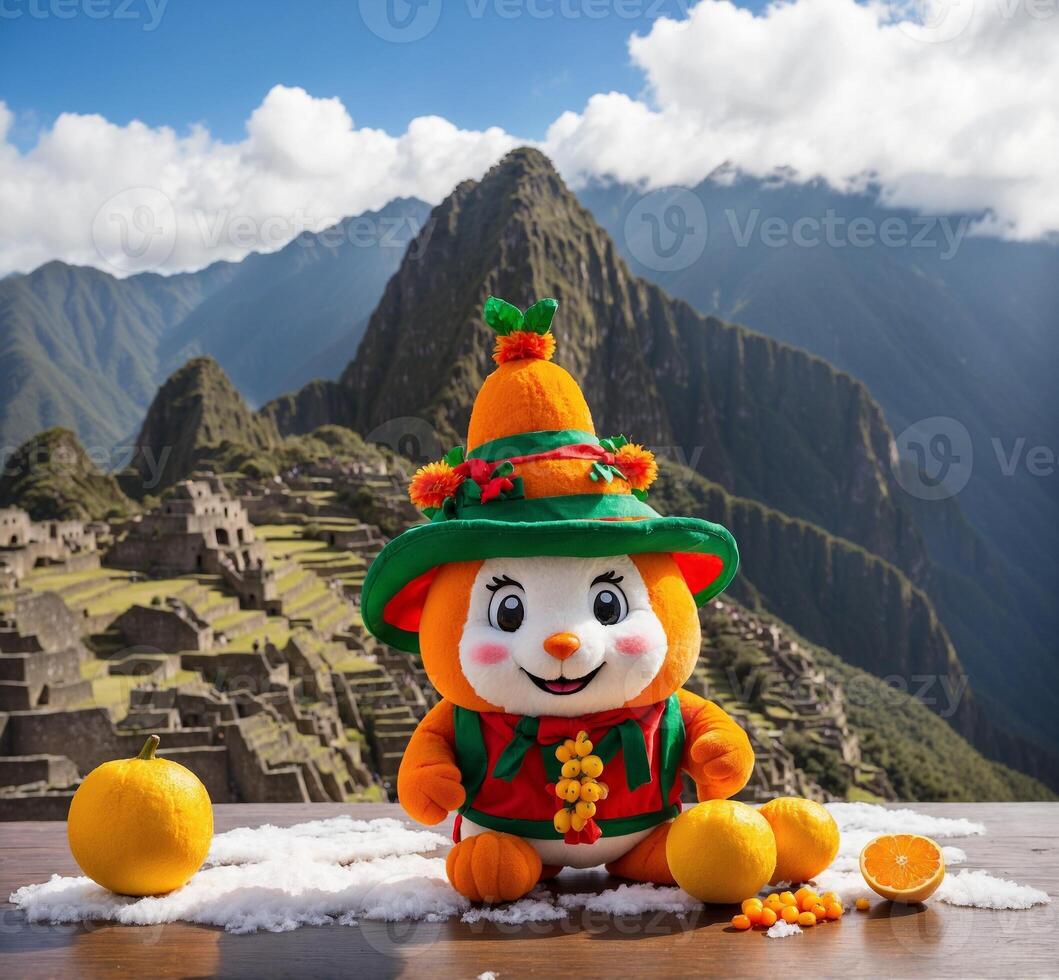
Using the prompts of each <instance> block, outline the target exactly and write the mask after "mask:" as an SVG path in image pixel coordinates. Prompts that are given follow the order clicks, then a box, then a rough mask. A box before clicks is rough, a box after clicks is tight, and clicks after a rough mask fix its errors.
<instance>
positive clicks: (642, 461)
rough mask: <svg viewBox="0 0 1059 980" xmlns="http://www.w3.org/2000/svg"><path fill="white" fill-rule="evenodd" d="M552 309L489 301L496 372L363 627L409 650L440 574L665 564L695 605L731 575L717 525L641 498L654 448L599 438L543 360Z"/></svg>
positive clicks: (426, 474)
mask: <svg viewBox="0 0 1059 980" xmlns="http://www.w3.org/2000/svg"><path fill="white" fill-rule="evenodd" d="M556 305H557V304H555V301H554V300H542V301H540V302H539V303H537V304H535V305H534V306H532V307H530V309H529V310H527V311H526V313H524V314H523V313H522V312H521V311H519V310H517V309H516V308H515V307H513V306H510V305H509V304H506V303H503V301H501V300H495V299H493V298H490V300H489V302H487V304H486V309H485V315H486V320H487V322H489V324H490V325H491V326H492V327H493V329H494V330H496V332H497V334H498V335H499V336H498V340H497V347H496V351H495V352H494V355H493V356H494V359H495V360H496V361H497V362H498V365H499V366H498V368H497V370H496V371H494V372H493V373H492V374H491V375H489V377H487V378H486V379H485V382H484V383H483V385H482V388H481V390H480V392H479V393H478V397H477V398H476V400H475V404H474V409H473V411H472V413H471V421H470V425H469V428H468V439H467V443H468V447H469V451H467V452H464V450H463V449H462V448H456V449H454V450H452V451H451V452H449V453H448V454H447V455H446V457H445V458H444V459H443V460H440V461H439V462H437V463H431V464H428V465H427V466H424V467H422V468H420V470H419V471H418V472H417V473H416V474H415V476H414V478H413V480H412V484H411V487H410V490H409V495H410V497H411V498H412V502H413V503H415V504H416V505H417V506H418V507H420V508H422V509H423V511H424V513H425V515H426V516H427V517H429V519H430V520H429V523H426V524H420V525H416V526H415V527H412V528H409V529H408V530H407V531H405V532H404V533H403V534H400V535H398V536H397V537H396V538H394V539H393V540H392V541H390V542H389V544H387V545H386V547H385V548H383V550H382V551H381V552H380V553H379V555H378V557H376V559H375V561H374V562H373V563H372V565H371V568H370V569H369V570H368V574H367V577H366V579H365V581H364V588H363V591H362V593H361V612H362V616H363V619H364V625H365V626H366V627H367V628H368V629H369V630H370V631H371V632H372V633H373V634H374V635H375V636H377V637H378V638H379V639H380V640H382V641H383V642H384V643H388V644H390V645H391V646H394V647H397V648H398V649H400V650H406V651H408V652H410V653H418V652H419V620H420V616H421V613H422V609H423V604H424V602H425V601H426V597H427V594H428V593H429V591H430V586H431V583H432V582H433V580H434V577H435V575H436V574H437V572H438V570H439V569H440V568H441V567H442V566H443V565H446V564H449V563H451V562H462V561H477V560H484V559H488V558H531V557H564V558H600V557H606V556H609V555H641V554H649V553H666V554H670V555H672V556H673V559H674V561H675V562H676V564H677V567H678V568H679V569H680V572H681V574H682V575H683V576H684V580H685V582H686V583H687V586H688V589H689V591H690V592H691V594H692V595H693V596H694V598H695V601H696V603H698V604H699V605H700V606H701V605H703V604H704V603H706V602H708V601H709V600H710V599H712V598H713V597H714V596H716V595H718V594H719V593H720V592H722V591H723V590H724V589H725V588H726V587H727V586H728V585H729V583H730V582H731V581H732V579H733V578H734V577H735V574H736V571H737V570H738V567H739V552H738V549H737V548H736V544H735V540H734V538H733V537H732V535H731V534H730V533H729V532H728V530H727V529H725V528H723V527H721V526H720V525H719V524H713V523H711V522H709V521H705V520H702V519H700V518H695V517H663V516H662V515H660V514H659V513H658V512H657V511H656V510H654V508H652V507H651V506H650V505H649V504H648V503H647V502H646V496H647V494H646V491H647V488H648V487H649V485H650V483H651V482H652V481H653V479H654V477H655V475H656V474H657V466H656V464H655V461H654V457H653V456H652V454H651V453H650V452H648V451H647V450H645V449H643V448H642V447H640V446H637V445H633V444H631V443H629V442H628V441H627V440H626V439H625V438H624V437H622V436H616V437H612V438H609V439H600V438H599V437H597V436H596V434H595V431H594V428H593V425H592V418H591V414H590V413H589V410H588V405H587V403H586V402H585V399H584V395H583V394H582V392H581V389H580V387H579V386H578V385H577V382H576V381H574V379H573V378H572V377H571V376H570V375H569V374H568V373H567V372H566V371H564V370H563V369H562V368H560V367H559V366H558V365H556V364H553V363H552V362H551V361H550V357H551V354H552V352H553V351H554V339H553V338H552V335H551V333H550V323H551V315H552V314H554V312H555V306H556Z"/></svg>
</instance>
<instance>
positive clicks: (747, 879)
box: [666, 800, 776, 904]
mask: <svg viewBox="0 0 1059 980" xmlns="http://www.w3.org/2000/svg"><path fill="white" fill-rule="evenodd" d="M666 860H667V861H668V862H669V870H670V871H671V872H672V873H673V877H674V878H675V879H676V881H677V884H678V885H680V887H681V888H683V889H684V891H686V892H687V893H688V894H689V895H692V896H693V897H695V898H697V899H698V900H699V901H700V902H713V903H717V904H729V903H732V902H739V901H742V900H743V899H744V898H746V896H747V895H756V894H757V893H758V892H759V891H760V890H761V887H762V886H763V885H764V884H765V882H767V881H768V880H769V878H771V877H772V871H773V869H774V868H775V866H776V838H775V837H774V836H773V834H772V829H771V828H770V827H769V825H768V821H767V820H766V819H765V818H764V817H763V816H761V814H760V813H758V812H757V810H755V809H754V808H753V807H749V806H747V805H746V804H745V803H738V802H736V801H735V800H708V801H707V802H705V803H700V804H699V805H698V806H694V807H692V808H691V809H690V810H685V811H684V812H683V813H682V814H681V815H680V816H679V817H677V818H676V820H674V821H673V826H672V827H670V829H669V836H668V837H667V839H666Z"/></svg>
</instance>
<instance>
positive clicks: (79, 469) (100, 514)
mask: <svg viewBox="0 0 1059 980" xmlns="http://www.w3.org/2000/svg"><path fill="white" fill-rule="evenodd" d="M0 507H21V508H22V509H23V510H25V511H27V512H28V513H29V516H30V517H31V518H32V519H33V520H35V521H45V520H80V521H87V520H102V519H104V518H112V517H120V516H123V515H124V514H126V513H128V511H129V510H130V509H132V502H131V501H130V500H129V499H128V498H127V497H126V496H125V495H124V494H123V493H122V492H121V489H120V487H119V486H118V481H117V480H115V479H114V477H113V476H110V475H109V474H106V473H102V472H101V471H100V470H99V468H98V467H97V466H96V464H95V463H94V462H93V461H92V460H91V459H90V458H89V457H88V455H87V454H86V453H85V450H84V448H83V447H82V446H81V443H80V442H79V441H78V439H77V436H75V435H74V434H73V433H72V432H71V431H70V430H69V429H59V428H56V429H47V430H46V431H44V432H42V433H40V435H37V436H34V437H33V438H32V439H29V440H27V441H26V442H25V443H23V444H22V445H21V446H19V448H18V449H17V450H16V451H15V452H14V453H13V454H12V455H11V456H10V457H9V458H8V459H7V461H6V464H5V466H4V470H3V474H2V475H0Z"/></svg>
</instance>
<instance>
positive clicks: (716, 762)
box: [677, 690, 754, 800]
mask: <svg viewBox="0 0 1059 980" xmlns="http://www.w3.org/2000/svg"><path fill="white" fill-rule="evenodd" d="M677 696H678V697H679V699H680V713H681V715H682V716H683V718H684V732H685V737H684V758H683V759H682V760H681V766H682V767H683V768H684V769H686V770H687V771H688V772H689V773H690V774H691V778H692V779H694V780H695V784H696V786H697V787H698V791H699V799H700V800H726V799H728V797H729V796H733V795H734V794H736V793H738V792H739V791H740V790H741V789H742V788H743V787H744V786H745V785H746V783H747V780H748V779H750V773H751V772H752V771H753V769H754V750H753V749H752V748H751V747H750V739H749V738H747V735H746V732H744V731H743V729H742V728H740V727H739V726H738V725H737V724H736V723H735V721H734V720H733V719H732V717H731V716H730V715H729V714H728V713H727V712H726V711H725V710H724V709H723V708H719V707H718V706H717V705H715V704H714V703H713V702H712V701H707V700H706V699H705V698H700V697H699V696H698V695H697V694H692V693H691V692H690V691H684V690H681V691H678V692H677Z"/></svg>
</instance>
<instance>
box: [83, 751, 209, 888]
mask: <svg viewBox="0 0 1059 980" xmlns="http://www.w3.org/2000/svg"><path fill="white" fill-rule="evenodd" d="M158 742H159V739H158V736H157V735H151V736H150V737H149V738H148V739H147V742H146V743H145V744H144V747H143V749H142V751H141V752H140V754H139V755H138V756H137V757H136V758H135V759H118V760H115V761H114V762H104V763H103V765H101V766H99V767H98V768H96V769H93V770H92V771H91V772H90V773H89V774H88V775H87V776H86V777H85V778H84V780H83V782H82V783H81V785H80V786H79V787H78V788H77V792H76V793H74V798H73V800H71V802H70V814H69V816H68V817H67V824H66V833H67V837H68V839H69V841H70V851H71V852H72V853H73V856H74V860H75V861H76V862H77V863H78V865H79V866H80V868H81V870H82V871H83V872H84V873H85V874H86V875H88V877H89V878H91V879H92V880H93V881H94V882H96V884H99V885H102V886H103V887H104V888H109V889H110V890H111V891H113V892H118V893H120V894H122V895H161V894H164V893H165V892H171V891H173V890H174V889H175V888H179V887H180V886H181V885H185V884H187V882H188V879H190V878H191V876H192V875H193V874H194V873H195V872H196V871H198V869H199V868H200V867H201V865H202V862H203V861H204V860H205V858H206V853H207V852H208V851H209V849H210V841H211V840H212V839H213V807H212V805H211V804H210V797H209V794H208V793H207V792H206V787H205V786H203V785H202V783H201V782H200V781H199V778H198V777H197V776H196V775H195V774H194V773H193V772H192V771H191V770H190V769H186V768H185V767H184V766H182V765H180V763H178V762H173V761H172V760H170V759H157V758H155V755H154V752H155V749H156V748H157V747H158Z"/></svg>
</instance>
